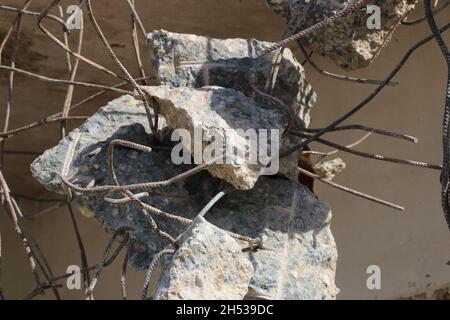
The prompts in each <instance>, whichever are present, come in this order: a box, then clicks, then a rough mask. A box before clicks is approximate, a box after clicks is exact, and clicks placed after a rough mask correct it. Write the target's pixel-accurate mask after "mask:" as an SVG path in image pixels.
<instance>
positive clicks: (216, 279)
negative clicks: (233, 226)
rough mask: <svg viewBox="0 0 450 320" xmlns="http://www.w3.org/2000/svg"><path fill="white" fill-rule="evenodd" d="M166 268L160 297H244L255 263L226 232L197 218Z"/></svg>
mask: <svg viewBox="0 0 450 320" xmlns="http://www.w3.org/2000/svg"><path fill="white" fill-rule="evenodd" d="M167 260H168V261H167V262H166V263H165V264H164V266H163V267H162V270H164V271H163V272H162V275H161V278H160V279H159V282H158V284H157V286H156V290H155V295H154V298H155V299H156V300H161V299H163V300H178V299H184V300H241V299H243V298H244V297H245V295H246V294H247V292H248V286H249V282H250V279H251V277H252V275H253V266H252V264H251V263H250V261H249V260H248V259H247V258H246V257H245V256H244V254H243V253H242V251H241V247H240V246H239V244H238V243H237V242H236V240H234V239H233V238H232V237H230V236H229V235H228V234H227V233H226V232H224V231H223V230H221V229H219V228H217V227H216V226H214V225H212V224H211V223H209V222H207V221H206V220H205V219H204V218H202V217H199V218H196V219H195V220H194V222H193V224H192V225H191V226H190V227H189V229H188V230H187V231H186V232H184V233H183V234H182V235H181V239H180V247H179V249H178V250H177V251H176V252H175V254H174V255H173V256H172V257H171V258H170V259H167Z"/></svg>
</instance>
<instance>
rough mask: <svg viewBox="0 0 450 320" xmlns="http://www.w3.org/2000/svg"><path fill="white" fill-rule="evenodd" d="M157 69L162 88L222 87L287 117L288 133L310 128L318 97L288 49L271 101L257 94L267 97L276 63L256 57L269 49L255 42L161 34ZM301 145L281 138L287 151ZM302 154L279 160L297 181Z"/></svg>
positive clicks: (156, 40)
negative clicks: (267, 87) (262, 93)
mask: <svg viewBox="0 0 450 320" xmlns="http://www.w3.org/2000/svg"><path fill="white" fill-rule="evenodd" d="M148 40H149V46H150V49H151V53H152V54H151V58H152V64H153V67H154V68H155V69H156V70H157V75H158V78H159V81H160V83H161V84H162V85H170V86H174V87H195V88H200V87H203V86H221V87H224V88H231V89H235V90H237V91H240V92H242V93H243V94H245V95H246V96H247V97H249V98H250V99H252V100H254V101H255V103H257V104H258V105H259V106H261V107H264V108H268V109H280V110H282V111H283V112H284V113H285V114H288V115H289V119H290V128H291V129H302V128H305V127H308V126H309V123H310V110H311V108H312V107H313V105H314V104H315V102H316V99H317V95H316V93H315V92H314V90H313V89H312V87H311V85H310V84H309V83H308V82H307V81H306V77H305V71H304V69H303V66H302V65H301V64H300V63H299V62H298V61H297V60H296V58H295V57H294V56H293V54H292V52H291V51H290V50H289V49H286V50H285V51H284V53H283V56H282V59H281V61H280V67H279V74H278V78H277V82H276V84H275V87H274V89H273V92H272V96H274V97H276V99H278V100H280V101H281V103H279V102H276V101H275V100H273V99H268V98H267V97H263V96H262V95H261V94H259V93H258V92H257V91H256V90H255V88H256V89H257V90H258V91H264V92H265V91H266V90H265V86H266V82H267V78H268V76H269V74H270V71H271V68H272V57H271V56H270V55H268V56H264V57H256V52H258V51H259V50H261V49H264V48H266V47H267V46H269V45H271V44H272V43H270V42H263V41H257V40H255V39H214V38H210V37H204V36H197V35H192V34H180V33H173V32H168V31H165V30H158V31H154V32H152V33H150V34H149V35H148ZM297 143H298V139H294V138H293V137H291V136H289V135H283V136H282V139H281V145H282V146H284V147H285V148H289V147H292V146H294V145H296V144H297ZM298 157H299V152H295V153H293V154H291V156H289V157H286V158H283V159H281V160H280V164H279V165H280V169H279V172H280V173H281V174H283V175H284V176H286V177H288V178H291V179H293V180H296V179H297V173H296V171H295V170H294V169H295V167H296V163H297V161H298Z"/></svg>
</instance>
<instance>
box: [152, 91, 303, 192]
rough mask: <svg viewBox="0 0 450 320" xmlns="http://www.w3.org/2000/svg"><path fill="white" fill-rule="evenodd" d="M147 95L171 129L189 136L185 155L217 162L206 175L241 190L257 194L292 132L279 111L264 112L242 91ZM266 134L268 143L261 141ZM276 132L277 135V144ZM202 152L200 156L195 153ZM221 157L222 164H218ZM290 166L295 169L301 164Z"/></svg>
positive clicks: (197, 160)
mask: <svg viewBox="0 0 450 320" xmlns="http://www.w3.org/2000/svg"><path fill="white" fill-rule="evenodd" d="M145 90H146V91H147V93H148V94H149V95H151V96H152V97H154V98H155V99H156V100H157V101H158V103H159V108H160V113H161V114H162V116H163V117H164V118H165V119H166V121H167V124H168V126H169V127H170V128H173V129H174V130H176V129H185V130H187V131H188V132H189V136H188V137H183V140H182V143H183V144H184V145H185V147H186V148H185V151H190V154H191V155H193V156H194V161H195V163H196V164H202V163H207V162H209V161H213V162H214V163H213V164H211V165H209V166H208V167H207V170H208V171H209V172H210V173H211V174H212V175H213V176H215V177H218V178H222V179H224V180H225V181H227V182H229V183H231V184H232V185H233V186H234V187H236V188H238V189H242V190H246V189H251V188H253V186H254V185H255V183H256V181H257V180H258V177H259V176H260V175H261V174H262V170H263V168H264V167H265V166H266V165H267V164H268V163H269V162H270V160H269V158H270V156H272V155H275V156H276V155H277V153H278V152H279V148H280V146H279V144H280V136H281V134H282V133H283V132H284V130H285V128H286V127H287V126H288V119H287V117H286V116H284V115H283V113H282V112H281V111H279V110H276V109H273V110H268V109H264V108H262V107H260V106H259V105H257V104H256V103H254V102H253V100H251V99H249V98H247V97H246V96H245V95H244V94H242V93H241V92H239V91H236V90H234V89H225V88H221V87H205V88H201V89H193V88H185V87H182V88H171V87H168V86H159V87H146V88H145ZM261 130H263V131H264V133H265V134H266V136H267V137H260V136H259V135H260V134H261ZM272 130H276V133H275V135H276V136H275V139H272V138H273V137H274V136H273V134H272ZM258 136H259V138H260V140H258ZM263 139H265V140H267V141H261V140H263ZM262 143H267V148H265V149H266V150H264V152H261V149H260V147H261V148H262ZM207 146H209V148H210V150H211V152H207ZM198 147H200V153H198V152H196V150H198ZM213 149H214V150H213ZM218 156H220V160H216V161H214V159H215V158H216V157H218ZM188 160H189V161H190V157H189V159H188ZM291 165H292V166H293V167H295V166H296V162H293V163H291ZM276 169H278V168H276Z"/></svg>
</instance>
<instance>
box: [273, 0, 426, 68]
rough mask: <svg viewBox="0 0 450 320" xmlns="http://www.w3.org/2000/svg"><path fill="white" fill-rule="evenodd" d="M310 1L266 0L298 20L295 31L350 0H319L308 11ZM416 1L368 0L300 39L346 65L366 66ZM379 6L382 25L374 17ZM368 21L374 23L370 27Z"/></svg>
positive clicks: (329, 14)
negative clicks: (342, 16)
mask: <svg viewBox="0 0 450 320" xmlns="http://www.w3.org/2000/svg"><path fill="white" fill-rule="evenodd" d="M309 2H310V1H304V0H267V3H268V5H269V6H270V7H271V8H273V9H274V10H275V12H278V13H280V12H281V13H282V15H283V16H284V17H285V18H286V21H291V19H292V21H293V22H294V24H297V27H296V29H295V31H294V32H293V33H296V32H299V31H300V30H303V29H305V28H307V27H310V26H312V25H314V24H316V23H318V22H320V21H321V20H323V19H324V18H325V17H329V16H332V15H333V14H334V13H335V12H336V11H338V10H340V9H342V8H343V7H344V6H345V5H346V3H348V0H333V1H329V0H316V1H315V2H316V3H315V4H313V5H312V8H311V10H310V11H308V12H307V11H306V8H307V7H308V6H309V5H310V4H309ZM416 3H417V0H391V1H385V0H372V1H366V2H365V3H364V4H363V5H362V6H361V8H360V9H358V10H355V11H354V12H352V13H350V14H349V15H348V16H347V17H345V18H343V19H340V20H339V21H337V22H334V23H332V24H330V25H328V26H326V27H325V28H323V29H320V30H318V31H317V32H314V33H312V34H310V35H308V36H307V37H305V38H302V40H301V42H302V43H303V44H304V45H305V46H306V48H307V49H309V50H313V51H314V52H319V53H321V54H322V55H324V56H327V57H329V58H331V59H332V60H333V61H334V62H335V63H336V64H338V65H339V66H341V67H342V68H344V69H348V70H354V69H359V68H364V67H367V66H368V65H369V64H370V63H372V61H373V60H374V59H375V58H376V57H377V56H378V55H379V54H380V51H381V49H383V47H385V46H386V45H387V43H388V42H389V41H390V40H391V38H392V34H393V33H394V31H395V29H396V28H397V27H398V25H399V24H400V22H401V21H402V20H403V19H405V17H406V16H407V15H408V13H410V12H411V11H412V10H413V9H414V8H415V5H416ZM368 6H371V7H368ZM374 6H376V7H374ZM368 8H369V10H368ZM373 8H374V9H375V11H373ZM378 8H379V9H380V13H381V20H380V21H379V25H377V21H376V20H373V18H376V17H375V16H374V14H376V10H378ZM368 11H369V12H368ZM293 17H294V18H293ZM300 19H304V20H305V21H304V23H302V22H300ZM368 25H369V26H371V27H370V28H369V27H368Z"/></svg>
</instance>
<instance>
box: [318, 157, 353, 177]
mask: <svg viewBox="0 0 450 320" xmlns="http://www.w3.org/2000/svg"><path fill="white" fill-rule="evenodd" d="M345 167H346V164H345V162H344V160H342V159H341V158H336V159H333V160H329V161H324V162H320V163H318V164H317V165H315V166H314V167H313V169H314V172H315V173H317V174H318V175H319V176H321V177H322V178H324V179H327V180H333V179H334V177H335V176H336V175H337V174H338V173H340V172H342V171H344V170H345Z"/></svg>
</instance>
